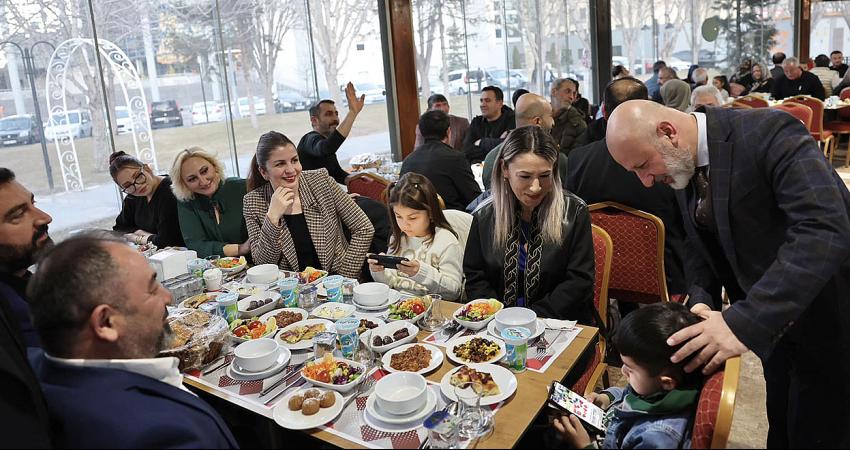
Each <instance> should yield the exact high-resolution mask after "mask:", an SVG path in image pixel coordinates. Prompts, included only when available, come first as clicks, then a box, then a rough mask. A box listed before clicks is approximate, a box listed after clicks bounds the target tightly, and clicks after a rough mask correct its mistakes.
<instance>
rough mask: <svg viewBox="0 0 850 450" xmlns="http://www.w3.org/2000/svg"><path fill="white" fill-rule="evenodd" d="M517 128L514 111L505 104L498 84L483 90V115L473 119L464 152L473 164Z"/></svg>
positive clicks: (464, 143) (464, 142)
mask: <svg viewBox="0 0 850 450" xmlns="http://www.w3.org/2000/svg"><path fill="white" fill-rule="evenodd" d="M514 128H516V122H515V120H514V111H513V110H512V109H511V108H508V107H507V106H505V94H504V93H502V90H501V89H499V88H498V87H496V86H487V87H485V88H484V89H482V90H481V115H480V116H476V117H475V118H474V119H472V123H471V124H469V129H468V130H466V137H465V138H464V140H463V152H464V153H465V154H466V159H467V160H469V162H470V163H471V164H475V163H480V162H481V161H483V160H484V156H486V155H487V152H489V151H490V150H492V149H493V148H494V147H496V146H497V145H499V144H501V143H502V141H504V140H505V138H506V137H507V136H508V132H509V131H510V130H513V129H514Z"/></svg>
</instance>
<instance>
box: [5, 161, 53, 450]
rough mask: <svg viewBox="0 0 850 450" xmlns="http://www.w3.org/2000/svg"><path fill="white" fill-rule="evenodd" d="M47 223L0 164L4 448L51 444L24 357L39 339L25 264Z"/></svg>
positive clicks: (44, 237) (46, 240) (45, 241)
mask: <svg viewBox="0 0 850 450" xmlns="http://www.w3.org/2000/svg"><path fill="white" fill-rule="evenodd" d="M50 221H51V219H50V216H49V215H47V214H46V213H44V212H43V211H41V210H40V209H38V208H36V207H35V205H34V204H33V195H32V194H31V193H30V192H29V191H27V190H26V189H25V188H24V187H23V186H21V185H20V184H19V183H18V182H17V181H15V174H14V173H12V171H10V170H9V169H6V168H0V386H2V388H0V417H2V420H0V433H2V435H3V446H4V447H9V448H21V447H22V448H47V447H50V445H51V444H50V441H51V440H50V423H49V419H48V413H47V405H46V403H45V401H44V395H43V394H42V391H41V387H40V386H39V383H38V380H37V379H36V376H35V373H33V370H32V368H31V367H30V365H29V362H28V361H27V353H28V348H29V347H32V348H33V350H32V351H34V352H37V351H38V350H39V348H38V347H39V342H38V338H37V336H36V333H35V330H34V329H33V326H32V322H31V320H30V308H29V302H28V301H27V300H26V285H27V280H28V279H29V273H28V272H27V268H28V267H29V266H31V265H32V264H33V263H34V262H35V258H36V253H37V252H38V251H40V250H41V249H42V248H44V247H46V246H48V245H49V244H50V243H51V241H50V237H49V236H48V234H47V224H48V223H50ZM23 328H26V329H27V331H28V333H27V334H26V335H25V334H24V333H23V331H22V329H23Z"/></svg>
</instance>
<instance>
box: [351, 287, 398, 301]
mask: <svg viewBox="0 0 850 450" xmlns="http://www.w3.org/2000/svg"><path fill="white" fill-rule="evenodd" d="M389 295H390V287H389V286H387V285H386V284H384V283H363V284H361V285H358V286H355V287H354V302H355V303H357V304H358V305H362V306H378V305H382V304H384V303H386V302H387V297H389Z"/></svg>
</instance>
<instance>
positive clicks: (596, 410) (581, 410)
mask: <svg viewBox="0 0 850 450" xmlns="http://www.w3.org/2000/svg"><path fill="white" fill-rule="evenodd" d="M549 401H550V402H552V403H554V404H555V405H557V406H558V407H559V409H562V410H564V411H566V412H568V413H570V414H574V415H575V416H576V417H578V418H579V419H581V420H582V421H584V422H585V423H587V424H588V425H590V426H591V427H593V428H595V429H596V430H599V431H603V432H604V431H605V427H604V425H603V424H602V420H603V419H604V417H605V411H603V410H602V408H600V407H598V406H596V405H594V404H593V403H591V402H589V401H587V399H585V398H584V397H582V396H580V395H578V394H576V393H575V392H573V391H571V390H569V389H567V388H566V387H565V386H564V385H562V384H561V383H558V382H557V381H553V382H552V386H551V388H550V389H549Z"/></svg>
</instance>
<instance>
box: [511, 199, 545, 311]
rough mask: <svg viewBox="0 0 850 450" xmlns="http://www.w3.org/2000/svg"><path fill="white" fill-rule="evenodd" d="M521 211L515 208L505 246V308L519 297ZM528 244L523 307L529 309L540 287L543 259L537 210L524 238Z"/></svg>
mask: <svg viewBox="0 0 850 450" xmlns="http://www.w3.org/2000/svg"><path fill="white" fill-rule="evenodd" d="M521 220H522V219H521V211H520V209H519V208H517V213H516V218H515V219H514V226H513V228H512V229H511V234H510V236H509V237H508V242H507V244H506V245H505V265H504V269H503V270H504V272H503V276H504V279H505V295H504V297H503V299H502V302H503V303H504V304H505V306H514V305H516V303H517V299H518V298H519V296H520V292H518V290H519V285H518V282H519V252H520V245H522V244H521V243H520V233H522V224H521V222H520V221H521ZM526 238H527V239H526V243H527V244H528V255H527V256H526V262H525V295H524V297H525V306H526V307H531V302H532V299H534V298H535V297H536V296H537V289H538V288H539V287H540V260H541V259H542V258H543V235H542V234H541V233H540V222H539V221H538V215H537V210H536V209H535V210H534V212H533V213H531V230H530V233H529V236H527V237H526Z"/></svg>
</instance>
